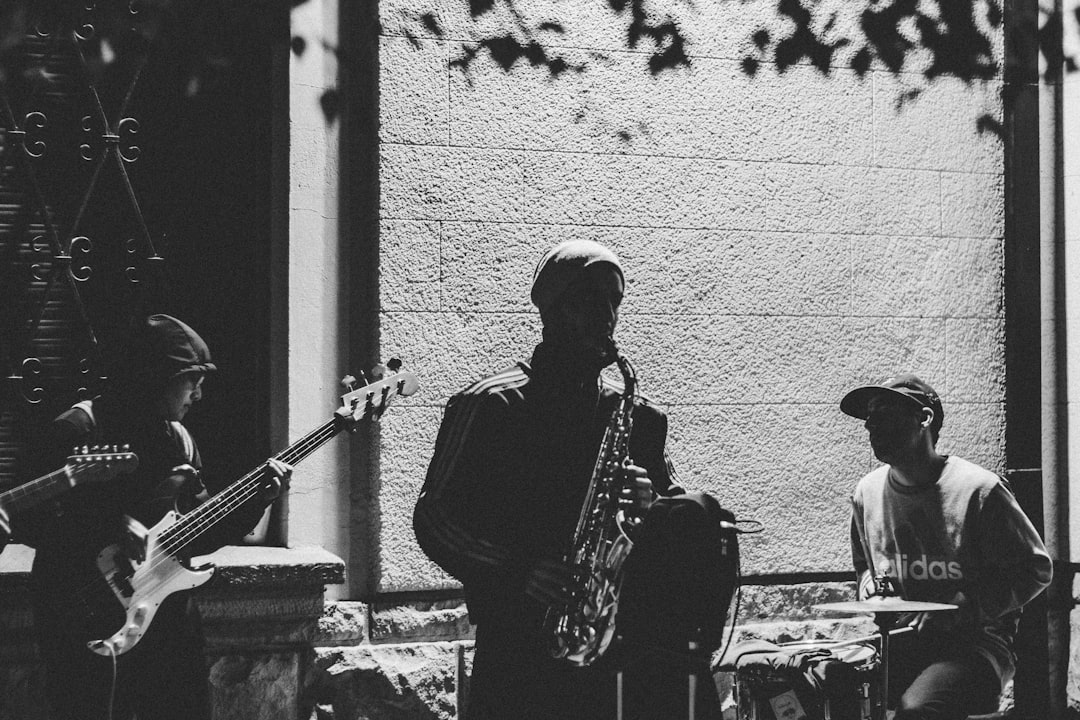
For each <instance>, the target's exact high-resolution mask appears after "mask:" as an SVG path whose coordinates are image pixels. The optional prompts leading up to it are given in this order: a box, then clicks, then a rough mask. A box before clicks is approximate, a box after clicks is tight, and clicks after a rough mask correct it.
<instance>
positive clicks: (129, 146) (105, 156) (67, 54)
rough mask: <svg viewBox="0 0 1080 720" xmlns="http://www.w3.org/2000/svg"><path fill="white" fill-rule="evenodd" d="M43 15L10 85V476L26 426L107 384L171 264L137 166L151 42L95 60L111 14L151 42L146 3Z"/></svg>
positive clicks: (2, 116)
mask: <svg viewBox="0 0 1080 720" xmlns="http://www.w3.org/2000/svg"><path fill="white" fill-rule="evenodd" d="M36 10H37V12H32V14H31V15H30V17H29V20H30V22H29V23H28V30H29V32H28V33H27V35H26V36H25V38H24V40H23V42H22V44H21V46H20V47H19V48H18V51H17V52H14V53H10V54H9V55H8V56H7V58H6V59H7V63H6V67H5V70H6V72H5V77H4V82H3V84H0V257H3V259H4V261H5V262H4V264H3V266H4V270H3V282H2V284H3V287H4V288H5V290H4V293H3V309H2V316H0V322H2V325H0V327H2V328H3V338H4V339H3V342H2V346H0V347H2V350H0V362H2V369H3V374H4V377H5V378H6V380H7V383H6V387H5V389H4V394H3V396H2V398H3V408H4V411H3V414H2V415H0V478H2V480H0V482H3V483H5V484H10V483H11V482H12V481H13V477H12V474H13V472H14V469H15V468H14V463H15V460H16V458H17V456H18V452H19V448H20V446H21V445H22V438H21V437H20V433H19V429H20V428H21V429H22V430H23V431H25V430H27V429H29V428H30V427H33V426H35V425H37V424H39V423H40V422H41V421H42V420H43V419H44V417H43V416H46V415H50V414H51V413H52V412H53V411H55V410H56V409H57V407H58V406H61V405H63V404H65V403H70V402H72V401H74V400H77V399H85V398H88V397H91V396H93V395H94V394H96V393H97V392H98V391H99V390H100V389H101V385H102V383H103V382H104V381H105V378H106V369H105V358H104V356H103V347H104V346H105V345H106V344H108V343H111V342H115V341H119V340H120V339H121V338H122V336H123V333H124V328H125V327H126V326H130V324H131V322H132V321H133V320H134V318H135V317H136V316H139V315H142V314H145V312H146V309H147V307H148V306H149V301H150V300H151V297H152V295H153V294H154V293H155V292H160V290H161V285H162V283H161V263H162V260H163V258H162V257H161V255H160V254H159V253H158V250H157V248H156V247H155V243H154V240H153V238H152V236H151V232H150V230H149V228H148V226H147V223H146V220H145V218H144V217H143V213H142V211H141V209H140V207H139V196H138V193H137V191H136V188H135V184H134V182H133V180H132V174H131V173H130V172H129V169H128V168H129V166H130V165H132V164H134V163H136V162H137V161H138V160H139V155H140V147H139V144H138V143H139V129H140V122H139V120H138V118H136V117H133V116H132V115H130V114H129V105H130V100H131V97H132V93H133V91H134V88H135V84H136V83H137V81H138V79H139V75H140V72H141V70H142V68H143V67H144V65H145V63H146V59H147V57H148V53H149V51H150V49H151V47H152V46H151V44H150V43H148V42H145V41H143V42H131V41H128V42H125V43H124V44H123V51H124V56H123V57H122V58H116V59H115V60H114V61H113V62H111V63H110V64H109V71H110V72H109V73H107V74H103V73H101V71H100V67H94V66H92V64H91V63H92V62H94V61H95V60H96V61H97V62H98V63H100V61H101V60H102V56H103V54H106V53H109V52H114V50H113V49H112V48H111V46H109V45H106V44H104V42H105V41H104V40H103V39H102V38H100V37H98V35H97V33H98V27H99V26H100V25H101V23H102V22H106V21H111V22H112V23H117V22H124V21H125V20H126V21H127V23H128V29H129V32H130V35H131V39H143V36H140V34H139V27H138V9H137V7H136V6H135V5H134V4H133V3H132V4H128V5H127V7H126V8H123V10H122V13H116V11H115V10H113V9H108V8H97V7H95V5H94V3H93V2H89V3H85V4H84V3H71V4H68V5H67V7H64V6H63V5H54V6H53V7H45V6H42V7H40V8H37V9H36ZM106 12H112V13H113V17H111V18H108V19H106V18H105V17H103V15H104V13H106ZM125 14H126V16H127V17H124V15H125ZM125 40H128V38H125ZM99 86H100V87H99ZM118 190H119V191H118ZM102 197H105V198H107V200H104V201H103V200H102V199H101V198H102Z"/></svg>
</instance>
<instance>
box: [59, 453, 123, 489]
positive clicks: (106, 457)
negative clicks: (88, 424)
mask: <svg viewBox="0 0 1080 720" xmlns="http://www.w3.org/2000/svg"><path fill="white" fill-rule="evenodd" d="M137 467H139V456H138V455H136V454H135V453H133V452H131V448H130V446H128V445H94V446H86V445H83V446H82V447H77V448H75V449H74V450H73V451H72V454H71V455H70V456H69V457H68V459H67V471H68V478H69V479H70V481H71V485H72V486H75V485H78V484H80V483H84V482H85V483H90V482H104V481H106V480H111V479H113V478H114V477H116V476H117V475H120V474H122V473H129V472H131V471H132V470H134V469H135V468H137Z"/></svg>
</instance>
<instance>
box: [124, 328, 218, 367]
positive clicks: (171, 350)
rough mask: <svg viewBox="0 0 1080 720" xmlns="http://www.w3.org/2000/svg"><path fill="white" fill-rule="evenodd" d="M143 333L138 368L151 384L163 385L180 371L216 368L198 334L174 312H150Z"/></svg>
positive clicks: (139, 342) (139, 347) (139, 348)
mask: <svg viewBox="0 0 1080 720" xmlns="http://www.w3.org/2000/svg"><path fill="white" fill-rule="evenodd" d="M141 335H142V337H141V338H139V341H138V352H139V353H140V356H141V357H140V359H141V363H140V364H141V366H142V367H140V368H139V369H138V370H139V372H140V373H145V375H144V377H145V378H146V379H147V380H148V381H150V383H152V384H164V383H165V382H167V381H168V380H171V379H172V378H174V377H176V376H177V375H179V374H181V373H186V372H203V373H207V372H213V371H215V370H217V366H216V365H214V363H213V362H211V360H210V348H208V347H207V346H206V343H205V342H204V341H203V339H202V338H201V337H199V334H198V333H197V332H195V331H194V330H192V329H191V327H190V326H188V325H187V324H186V323H184V322H181V321H180V320H177V319H176V318H174V317H172V316H171V315H151V316H150V317H148V318H147V319H146V324H145V325H144V326H143V332H142V333H141Z"/></svg>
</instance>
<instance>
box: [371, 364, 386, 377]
mask: <svg viewBox="0 0 1080 720" xmlns="http://www.w3.org/2000/svg"><path fill="white" fill-rule="evenodd" d="M385 375H386V366H385V365H383V364H382V363H379V364H378V365H376V366H375V367H373V368H371V376H372V377H374V378H377V379H379V380H382V379H383V377H384V376H385Z"/></svg>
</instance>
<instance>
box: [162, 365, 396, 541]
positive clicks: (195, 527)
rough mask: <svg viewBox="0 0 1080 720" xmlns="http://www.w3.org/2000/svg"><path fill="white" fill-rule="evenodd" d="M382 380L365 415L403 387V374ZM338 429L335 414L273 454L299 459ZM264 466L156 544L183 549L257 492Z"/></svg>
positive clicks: (291, 460) (383, 407)
mask: <svg viewBox="0 0 1080 720" xmlns="http://www.w3.org/2000/svg"><path fill="white" fill-rule="evenodd" d="M381 383H382V388H383V389H382V392H381V393H376V392H375V391H374V390H369V391H368V392H367V393H366V404H365V412H364V416H368V415H370V414H372V411H373V410H374V409H375V406H374V404H373V403H372V400H373V398H375V397H376V396H378V395H381V397H380V398H379V406H380V408H381V411H380V412H379V413H377V414H376V416H379V415H381V414H382V412H385V411H386V408H387V406H388V404H389V402H390V400H391V399H392V398H393V397H394V396H396V395H398V394H401V393H402V392H403V390H404V388H405V380H404V378H401V379H398V380H397V382H387V381H386V380H383V381H381ZM359 402H360V398H359V396H358V397H357V398H356V402H355V403H354V406H353V407H354V408H355V407H356V406H357V405H359ZM340 430H341V425H340V423H339V422H338V418H334V419H332V420H330V421H329V422H327V423H326V424H324V425H322V426H321V427H319V428H316V429H315V430H313V431H311V432H310V433H308V435H307V436H305V437H304V438H301V439H300V440H298V441H297V442H296V443H294V444H293V445H291V446H290V447H288V448H286V449H285V450H282V451H281V452H280V453H278V454H277V455H276V456H274V457H275V459H278V460H283V461H284V462H287V463H290V464H293V463H297V462H300V461H301V460H303V459H304V458H305V457H307V456H308V455H310V454H311V453H312V452H314V451H315V450H317V449H318V448H319V447H321V446H322V445H323V444H324V443H325V442H327V441H328V440H330V439H331V438H333V437H334V436H335V435H337V434H338V432H340ZM265 470H266V465H265V464H263V465H261V466H260V467H258V468H256V469H255V470H253V471H251V472H250V473H248V474H247V475H245V476H244V477H242V478H240V479H239V480H237V481H236V482H234V483H233V484H232V485H230V486H229V487H227V488H225V489H224V490H223V491H221V492H219V493H217V494H216V495H214V496H212V497H211V498H210V499H209V500H207V501H206V502H205V503H203V504H202V505H200V506H199V507H197V508H195V509H193V510H192V511H191V512H190V513H188V514H187V515H186V516H183V517H181V518H180V519H179V520H178V521H177V522H176V523H175V524H174V525H172V526H171V527H169V528H167V529H166V530H165V531H163V532H162V535H161V537H160V538H159V541H158V547H162V546H164V545H166V544H168V545H169V548H168V552H170V553H175V552H177V551H179V550H181V549H183V547H184V546H185V545H187V544H188V543H189V542H191V540H193V539H194V537H196V536H197V535H199V534H201V533H203V532H204V531H205V530H206V529H207V528H209V527H210V526H211V525H213V524H215V523H217V522H218V521H219V520H221V519H222V518H223V517H225V515H227V514H229V513H230V512H232V511H233V510H235V509H236V508H237V507H239V505H241V504H243V503H244V502H246V501H247V500H249V499H250V498H251V497H252V490H253V489H254V491H256V492H257V491H258V490H259V489H260V486H261V485H262V484H263V476H264V474H265ZM255 479H258V480H259V483H258V484H257V485H255V486H253V487H248V483H251V482H252V481H253V480H255ZM229 503H231V504H229ZM182 534H183V536H182Z"/></svg>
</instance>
